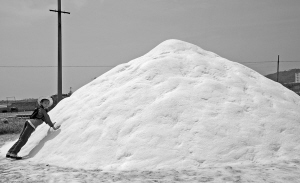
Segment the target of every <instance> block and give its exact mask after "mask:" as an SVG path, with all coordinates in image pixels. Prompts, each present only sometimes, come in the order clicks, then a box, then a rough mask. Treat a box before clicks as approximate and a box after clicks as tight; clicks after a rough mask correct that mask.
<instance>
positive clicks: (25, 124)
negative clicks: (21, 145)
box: [8, 121, 29, 153]
mask: <svg viewBox="0 0 300 183" xmlns="http://www.w3.org/2000/svg"><path fill="white" fill-rule="evenodd" d="M27 125H29V124H28V122H27V121H26V122H25V123H24V126H23V130H22V132H21V133H20V136H19V139H18V141H19V140H20V138H21V137H22V135H23V133H24V131H25V128H26V126H27ZM18 141H17V142H16V143H15V144H14V145H13V146H12V147H11V148H10V149H9V150H8V153H11V151H12V150H13V149H14V148H15V147H16V145H17V144H18Z"/></svg>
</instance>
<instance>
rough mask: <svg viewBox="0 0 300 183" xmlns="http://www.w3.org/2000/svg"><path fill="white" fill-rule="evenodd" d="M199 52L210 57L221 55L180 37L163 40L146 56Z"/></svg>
mask: <svg viewBox="0 0 300 183" xmlns="http://www.w3.org/2000/svg"><path fill="white" fill-rule="evenodd" d="M186 51H189V52H197V53H199V54H201V55H205V56H209V57H219V56H218V55H217V54H215V53H213V52H210V51H206V50H204V49H202V48H200V47H199V46H197V45H194V44H192V43H188V42H185V41H181V40H178V39H169V40H166V41H163V42H162V43H160V44H159V45H157V46H156V47H155V48H153V49H152V50H151V51H150V52H148V53H147V54H146V56H153V55H161V54H167V53H180V52H186Z"/></svg>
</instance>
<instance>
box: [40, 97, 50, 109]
mask: <svg viewBox="0 0 300 183" xmlns="http://www.w3.org/2000/svg"><path fill="white" fill-rule="evenodd" d="M43 99H46V100H49V102H50V103H49V107H50V106H52V104H53V99H52V98H51V97H40V98H39V99H38V101H37V102H38V104H39V105H41V101H42V100H43Z"/></svg>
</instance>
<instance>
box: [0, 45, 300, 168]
mask: <svg viewBox="0 0 300 183" xmlns="http://www.w3.org/2000/svg"><path fill="white" fill-rule="evenodd" d="M299 103H300V97H299V96H298V95H297V94H295V93H293V92H292V91H290V90H288V89H286V88H285V87H283V86H282V85H281V84H278V83H276V82H273V81H271V80H269V79H267V78H265V77H264V76H262V75H260V74H258V73H257V72H255V71H253V70H251V69H249V68H247V67H245V66H243V65H241V64H238V63H236V62H231V61H229V60H227V59H225V58H222V57H220V56H218V55H216V54H214V53H212V52H208V51H205V50H203V49H201V48H199V47H197V46H195V45H192V44H189V43H186V42H183V41H179V40H168V41H165V42H163V43H161V44H160V45H158V46H157V47H156V48H154V49H153V50H151V51H150V52H149V53H147V54H146V55H144V56H142V57H140V58H137V59H135V60H132V61H130V62H128V63H126V64H122V65H119V66H117V67H115V68H113V69H112V70H110V71H109V72H107V73H105V74H103V75H101V76H100V77H98V78H97V79H95V80H94V81H92V82H90V83H88V84H87V85H85V86H83V87H82V88H80V89H79V90H77V91H76V92H75V93H74V94H73V95H72V96H71V97H69V98H67V99H64V100H63V101H62V102H61V103H59V105H57V106H56V107H55V108H54V109H53V110H52V111H51V112H50V113H49V114H50V116H51V118H52V120H53V121H56V122H57V123H58V124H61V129H60V130H58V131H53V130H49V126H47V125H46V124H43V125H41V126H40V127H38V129H37V130H36V131H35V132H34V133H33V134H32V136H31V137H30V140H29V141H28V143H27V144H26V145H25V146H24V148H23V149H22V151H21V152H20V154H19V155H23V156H26V155H28V156H29V159H28V161H32V162H37V163H48V164H54V165H59V166H69V167H74V168H85V169H96V168H100V169H104V170H109V169H118V170H132V169H152V170H153V169H158V168H168V169H169V168H176V169H178V168H185V169H192V168H197V167H199V166H202V165H205V164H214V163H227V162H236V161H238V162H260V163H261V162H268V161H280V160H290V159H299V158H300V155H299V154H300V153H299V152H300V115H299V112H300V105H299ZM10 145H11V144H8V145H6V146H4V147H3V148H2V149H1V152H2V154H5V153H6V151H7V149H8V148H9V146H10Z"/></svg>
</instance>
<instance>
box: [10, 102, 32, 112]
mask: <svg viewBox="0 0 300 183" xmlns="http://www.w3.org/2000/svg"><path fill="white" fill-rule="evenodd" d="M36 106H37V99H25V100H17V101H15V102H12V103H11V105H10V108H11V109H13V110H15V108H16V109H18V111H33V110H34V109H35V108H36Z"/></svg>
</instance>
